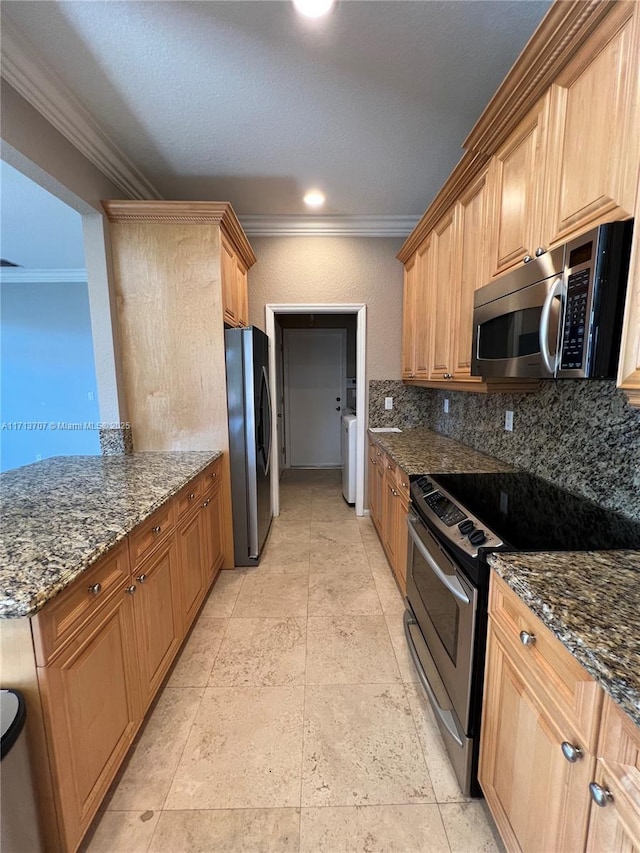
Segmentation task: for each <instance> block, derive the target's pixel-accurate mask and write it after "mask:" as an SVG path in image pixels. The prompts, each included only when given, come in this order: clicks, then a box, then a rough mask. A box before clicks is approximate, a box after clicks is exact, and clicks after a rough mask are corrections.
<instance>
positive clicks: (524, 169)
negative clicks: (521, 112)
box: [491, 96, 548, 276]
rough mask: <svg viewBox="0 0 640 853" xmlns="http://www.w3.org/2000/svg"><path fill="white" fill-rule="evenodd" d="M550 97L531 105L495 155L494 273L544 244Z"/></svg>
mask: <svg viewBox="0 0 640 853" xmlns="http://www.w3.org/2000/svg"><path fill="white" fill-rule="evenodd" d="M547 113H548V97H547V96H545V97H544V98H543V99H542V101H541V102H540V104H539V105H538V106H536V108H535V109H534V110H532V111H531V112H530V113H529V115H528V116H527V118H526V119H524V121H522V122H521V124H520V125H519V126H518V127H517V128H516V129H515V131H514V132H513V133H512V134H511V136H510V137H509V138H508V139H507V141H506V142H505V143H504V145H503V146H502V148H500V149H499V151H498V152H497V153H496V154H495V156H494V157H493V161H492V165H491V183H492V194H493V216H492V218H493V225H492V228H491V241H492V245H491V273H492V275H493V276H496V275H500V274H501V273H503V272H505V271H506V270H508V269H511V268H512V267H515V266H518V265H519V264H521V263H522V262H523V260H524V258H525V257H526V256H527V255H529V256H533V255H534V253H535V250H536V248H538V247H540V246H541V247H542V248H544V245H543V242H544V241H543V236H544V235H543V234H542V228H541V225H540V222H539V221H540V218H541V217H542V201H543V200H542V198H541V190H542V186H543V180H544V168H545V164H544V152H545V143H546V140H545V137H546V123H547Z"/></svg>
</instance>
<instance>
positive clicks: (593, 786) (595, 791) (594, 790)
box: [589, 782, 613, 809]
mask: <svg viewBox="0 0 640 853" xmlns="http://www.w3.org/2000/svg"><path fill="white" fill-rule="evenodd" d="M589 793H590V794H591V799H592V800H593V802H594V803H595V804H596V805H597V806H600V808H601V809H603V808H604V807H605V806H606V805H608V804H609V803H612V802H613V794H612V793H611V791H610V790H609V789H608V788H603V787H602V785H598V783H597V782H589Z"/></svg>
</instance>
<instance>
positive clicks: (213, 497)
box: [202, 484, 224, 590]
mask: <svg viewBox="0 0 640 853" xmlns="http://www.w3.org/2000/svg"><path fill="white" fill-rule="evenodd" d="M202 523H203V527H204V539H205V545H206V550H205V565H206V570H205V578H204V579H205V590H208V589H209V587H210V586H211V584H212V583H213V579H214V578H215V576H216V575H217V574H218V571H219V570H220V566H221V565H222V563H223V561H224V542H223V505H222V488H221V487H220V485H219V484H218V485H217V486H216V487H215V488H214V489H213V491H212V492H211V493H210V494H208V495H207V496H206V497H205V499H204V502H203V507H202Z"/></svg>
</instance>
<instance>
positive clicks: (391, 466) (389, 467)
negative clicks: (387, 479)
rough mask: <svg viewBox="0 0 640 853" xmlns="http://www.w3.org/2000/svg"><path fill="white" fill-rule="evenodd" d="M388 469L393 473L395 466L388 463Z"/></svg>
mask: <svg viewBox="0 0 640 853" xmlns="http://www.w3.org/2000/svg"><path fill="white" fill-rule="evenodd" d="M387 468H388V469H389V470H390V471H391V470H392V468H393V465H389V464H388V463H387Z"/></svg>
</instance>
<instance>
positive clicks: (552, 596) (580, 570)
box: [488, 551, 640, 726]
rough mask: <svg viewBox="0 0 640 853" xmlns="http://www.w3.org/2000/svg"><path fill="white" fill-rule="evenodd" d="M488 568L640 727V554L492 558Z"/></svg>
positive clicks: (506, 555)
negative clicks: (503, 581) (502, 580)
mask: <svg viewBox="0 0 640 853" xmlns="http://www.w3.org/2000/svg"><path fill="white" fill-rule="evenodd" d="M488 560H489V563H490V564H491V566H493V568H494V569H495V571H496V572H497V573H498V574H499V575H500V577H501V578H503V579H504V580H505V582H506V583H507V584H508V586H509V587H511V589H512V590H513V591H514V592H515V593H516V595H518V596H519V597H520V598H521V599H522V600H523V601H524V603H525V604H526V605H527V606H528V607H530V608H531V610H532V611H533V612H534V613H535V615H536V616H537V617H538V618H539V619H540V620H541V621H542V622H543V623H544V624H545V625H546V626H547V628H549V630H550V631H551V632H552V633H553V634H554V635H555V636H556V637H557V638H558V639H559V640H560V642H561V643H562V644H563V645H564V646H565V647H566V648H567V649H568V650H569V651H570V652H571V653H572V654H573V656H574V657H575V658H576V659H577V660H578V661H579V663H581V664H582V666H583V667H584V668H585V669H586V670H587V672H588V673H589V674H590V675H591V676H593V678H594V679H595V680H596V681H597V682H598V683H599V684H600V685H601V686H602V687H603V689H604V690H605V692H606V693H607V694H608V695H609V696H611V698H612V699H613V700H614V701H615V702H616V703H617V704H618V705H619V706H620V707H621V708H622V710H623V711H625V713H627V714H628V715H629V717H631V719H632V720H633V721H634V722H635V723H636V725H638V726H640V552H639V551H580V552H571V551H565V552H553V553H520V554H514V553H502V554H498V553H495V554H491V555H489V558H488Z"/></svg>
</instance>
